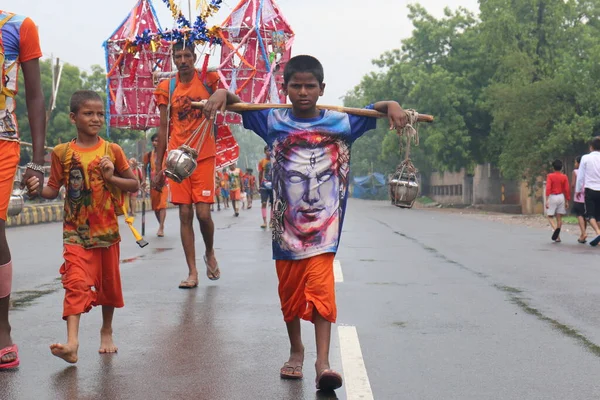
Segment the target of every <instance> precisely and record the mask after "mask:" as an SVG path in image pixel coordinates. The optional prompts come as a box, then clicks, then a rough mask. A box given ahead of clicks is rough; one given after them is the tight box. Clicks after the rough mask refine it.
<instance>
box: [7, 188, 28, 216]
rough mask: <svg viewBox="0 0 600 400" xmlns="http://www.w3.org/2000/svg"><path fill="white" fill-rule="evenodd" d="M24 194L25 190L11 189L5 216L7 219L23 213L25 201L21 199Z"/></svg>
mask: <svg viewBox="0 0 600 400" xmlns="http://www.w3.org/2000/svg"><path fill="white" fill-rule="evenodd" d="M25 193H27V191H26V190H22V189H19V188H17V189H13V191H12V193H11V194H10V200H9V202H8V210H7V214H8V216H9V217H14V216H16V215H19V214H20V213H21V211H23V208H24V207H25V199H24V198H23V195H24V194H25Z"/></svg>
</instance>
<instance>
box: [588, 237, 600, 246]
mask: <svg viewBox="0 0 600 400" xmlns="http://www.w3.org/2000/svg"><path fill="white" fill-rule="evenodd" d="M598 243H600V235H598V236H596V237H595V238H594V240H592V241H591V242H590V246H594V247H596V246H598Z"/></svg>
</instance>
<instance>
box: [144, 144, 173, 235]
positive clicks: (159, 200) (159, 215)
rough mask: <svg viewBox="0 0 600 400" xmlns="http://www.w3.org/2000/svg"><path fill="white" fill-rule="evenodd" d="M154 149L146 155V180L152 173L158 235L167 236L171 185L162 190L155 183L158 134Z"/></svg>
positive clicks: (151, 198)
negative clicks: (166, 226) (166, 228)
mask: <svg viewBox="0 0 600 400" xmlns="http://www.w3.org/2000/svg"><path fill="white" fill-rule="evenodd" d="M150 141H151V142H152V147H153V149H152V151H150V152H149V153H146V154H145V155H144V182H146V176H147V175H148V174H149V175H150V203H151V206H152V211H154V214H155V215H156V219H157V220H158V231H157V232H156V236H158V237H163V236H165V219H166V218H167V201H168V199H169V186H168V185H164V186H163V187H162V188H161V189H160V190H157V189H156V187H155V185H154V183H153V182H154V176H155V171H156V147H157V146H158V134H154V135H152V137H151V138H150Z"/></svg>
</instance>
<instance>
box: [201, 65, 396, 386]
mask: <svg viewBox="0 0 600 400" xmlns="http://www.w3.org/2000/svg"><path fill="white" fill-rule="evenodd" d="M324 89H325V84H324V83H323V67H322V66H321V63H320V62H319V61H318V60H317V59H315V58H314V57H311V56H297V57H294V58H292V59H291V60H290V61H289V62H288V63H287V65H286V67H285V71H284V84H283V90H284V92H285V93H286V95H287V96H289V99H290V101H291V103H292V109H291V110H289V109H270V110H264V111H248V112H243V113H242V116H243V119H244V127H245V128H247V129H251V130H253V131H255V132H256V133H257V134H258V135H259V136H261V137H262V138H263V139H264V140H265V142H266V143H267V145H268V146H269V148H270V149H271V154H272V157H271V159H272V163H273V192H274V197H275V205H274V207H273V210H274V211H273V221H272V222H273V224H272V228H273V258H274V259H275V265H276V269H277V276H278V278H279V296H280V300H281V309H282V311H283V316H284V320H285V322H286V325H287V330H288V335H289V339H290V344H291V349H290V357H289V359H288V361H286V362H285V363H284V365H283V367H282V368H281V370H280V376H281V378H285V379H300V378H302V377H303V372H302V366H303V362H304V346H303V344H302V340H301V335H300V319H301V318H302V319H305V320H309V321H312V322H313V323H314V325H315V334H316V342H317V361H316V364H315V368H316V386H317V389H321V390H334V389H337V388H339V387H340V386H341V385H342V377H341V376H340V374H338V373H337V372H335V371H333V370H332V369H331V367H330V365H329V346H330V338H331V324H332V323H334V322H335V320H336V316H337V309H336V304H335V284H334V277H333V260H334V257H335V253H336V252H337V249H338V244H339V239H340V235H341V232H342V223H343V219H344V211H345V208H346V199H347V194H348V183H349V162H350V147H351V146H352V143H353V142H354V141H355V140H356V139H358V138H359V137H360V136H362V135H363V134H364V133H365V132H366V131H368V130H371V129H374V128H375V125H376V120H375V118H369V117H358V116H353V115H348V114H344V113H340V112H335V111H320V110H319V109H317V100H318V99H319V97H320V96H322V95H323V91H324ZM238 102H240V99H239V98H238V97H237V96H236V95H234V94H232V93H229V92H227V91H224V90H219V91H217V92H216V93H215V94H214V95H213V96H212V97H211V98H210V99H209V101H208V102H207V104H206V106H205V107H204V112H205V115H207V116H208V117H210V118H214V117H215V115H216V112H217V111H219V110H220V111H224V110H225V107H226V105H227V104H233V103H238ZM370 108H374V109H375V110H377V111H380V112H383V113H386V114H387V115H388V117H389V120H390V123H391V127H392V128H395V129H398V131H400V129H401V128H402V127H404V126H405V125H406V123H407V117H406V114H405V112H404V111H403V110H402V108H401V107H400V105H399V104H398V103H396V102H394V101H383V102H378V103H375V104H374V105H372V106H370Z"/></svg>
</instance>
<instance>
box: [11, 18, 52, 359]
mask: <svg viewBox="0 0 600 400" xmlns="http://www.w3.org/2000/svg"><path fill="white" fill-rule="evenodd" d="M41 56H42V51H41V49H40V39H39V36H38V31H37V27H36V25H35V23H34V22H33V21H32V20H31V19H30V18H27V17H25V16H22V15H15V14H13V13H10V12H7V11H0V60H2V62H3V64H2V65H1V67H2V72H1V74H2V76H1V79H2V81H1V82H0V83H1V86H0V90H1V91H0V371H1V370H6V369H13V368H17V367H18V366H19V364H20V360H19V354H18V348H17V345H16V344H14V343H13V342H12V338H11V335H10V332H11V327H10V323H9V320H8V309H9V306H10V292H11V289H12V275H13V265H12V258H11V254H10V249H9V248H8V242H7V241H6V218H7V213H8V205H9V202H10V194H11V192H12V190H13V182H14V179H15V173H16V171H17V165H18V164H19V158H20V154H21V149H20V144H19V130H18V127H17V116H16V114H15V109H16V101H15V100H16V99H15V97H16V96H17V81H18V73H19V67H20V68H21V69H22V70H23V78H24V81H25V103H26V105H27V116H28V119H29V130H30V132H31V139H32V142H33V157H32V162H30V163H28V164H27V169H26V170H25V175H24V176H23V180H22V182H25V181H26V180H27V179H29V178H31V177H34V176H35V177H37V178H38V179H39V180H40V181H43V179H44V167H43V165H44V142H45V140H46V131H45V125H46V110H45V105H44V94H43V93H42V85H41V77H40V64H39V59H40V57H41ZM41 190H42V187H41V185H40V187H39V188H38V190H37V192H36V193H32V195H37V194H39V193H40V192H41Z"/></svg>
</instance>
